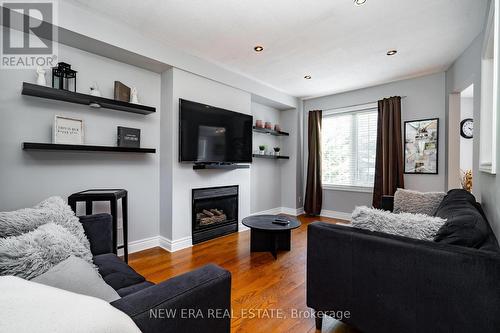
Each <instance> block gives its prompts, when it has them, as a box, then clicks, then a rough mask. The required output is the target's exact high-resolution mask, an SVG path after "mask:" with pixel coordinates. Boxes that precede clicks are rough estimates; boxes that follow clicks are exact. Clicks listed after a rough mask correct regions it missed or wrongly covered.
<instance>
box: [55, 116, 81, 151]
mask: <svg viewBox="0 0 500 333" xmlns="http://www.w3.org/2000/svg"><path fill="white" fill-rule="evenodd" d="M52 141H53V143H57V144H71V145H81V144H83V120H82V119H75V118H68V117H63V116H58V115H56V116H55V117H54V127H53V137H52Z"/></svg>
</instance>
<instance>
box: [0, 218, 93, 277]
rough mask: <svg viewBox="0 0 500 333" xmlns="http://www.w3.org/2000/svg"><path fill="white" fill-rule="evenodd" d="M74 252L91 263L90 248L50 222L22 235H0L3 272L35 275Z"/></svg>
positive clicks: (0, 269) (0, 256)
mask: <svg viewBox="0 0 500 333" xmlns="http://www.w3.org/2000/svg"><path fill="white" fill-rule="evenodd" d="M72 255H73V256H76V257H79V258H82V259H84V260H86V261H87V262H88V263H89V264H92V255H91V254H90V251H89V250H88V249H87V248H86V247H85V246H83V244H81V243H80V242H79V241H78V239H77V238H76V237H75V236H74V235H73V234H71V233H70V232H69V231H68V230H67V229H66V228H63V227H61V226H60V225H57V224H54V223H47V224H44V225H42V226H40V227H38V228H37V229H36V230H33V231H30V232H28V233H25V234H23V235H20V236H11V237H6V238H0V275H15V276H18V277H21V278H24V279H32V278H34V277H36V276H38V275H40V274H43V273H45V272H46V271H48V270H49V269H50V268H52V267H54V266H55V265H57V264H58V263H60V262H61V261H63V260H65V259H67V258H69V257H70V256H72Z"/></svg>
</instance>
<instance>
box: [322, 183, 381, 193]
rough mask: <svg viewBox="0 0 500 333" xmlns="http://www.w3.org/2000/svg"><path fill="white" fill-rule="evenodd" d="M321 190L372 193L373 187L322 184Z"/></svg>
mask: <svg viewBox="0 0 500 333" xmlns="http://www.w3.org/2000/svg"><path fill="white" fill-rule="evenodd" d="M323 190H327V191H345V192H363V193H373V187H363V186H344V185H331V184H323Z"/></svg>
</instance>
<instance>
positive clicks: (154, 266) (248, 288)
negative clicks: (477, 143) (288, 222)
mask: <svg viewBox="0 0 500 333" xmlns="http://www.w3.org/2000/svg"><path fill="white" fill-rule="evenodd" d="M299 219H300V221H301V222H302V225H301V226H300V228H298V229H295V230H293V231H292V250H291V251H290V252H280V253H279V254H278V259H277V260H274V258H273V256H272V255H271V253H267V252H257V253H250V231H244V232H239V233H235V234H231V235H228V236H225V237H221V238H218V239H215V240H211V241H208V242H204V243H201V244H198V245H195V246H193V247H191V248H188V249H184V250H180V251H177V252H174V253H170V252H167V251H165V250H163V249H161V248H153V249H149V250H145V251H142V252H137V253H133V254H131V255H130V257H129V264H130V265H131V266H132V267H133V268H134V269H135V270H137V271H138V272H139V273H140V274H142V275H144V276H145V277H146V279H148V280H150V281H152V282H155V283H158V282H161V281H164V280H166V279H169V278H171V277H173V276H176V275H179V274H182V273H185V272H188V271H190V270H193V269H195V268H197V267H200V266H203V265H205V264H208V263H215V264H217V265H219V266H221V267H223V268H225V269H227V270H229V271H230V272H231V274H232V290H231V298H232V308H233V313H234V318H233V319H232V322H231V328H232V332H233V333H234V332H250V333H255V332H316V330H315V327H314V319H312V318H307V314H308V313H310V309H309V308H307V307H306V298H305V296H306V295H305V293H306V285H305V273H306V245H307V244H306V243H307V225H308V224H309V223H311V222H313V221H318V220H320V221H324V222H329V223H336V222H345V221H341V220H334V219H329V218H310V217H306V216H304V215H303V216H300V217H299ZM249 309H251V311H254V313H255V311H260V316H258V317H260V318H257V317H255V318H251V319H250V318H248V315H245V313H247V314H248V310H249ZM278 309H280V310H279V311H283V312H282V313H284V314H285V316H286V318H285V319H283V318H276V316H274V318H269V316H270V315H271V314H272V313H273V312H274V313H277V311H278ZM292 311H302V314H303V317H305V318H292ZM295 313H296V312H295ZM322 332H330V333H354V332H356V331H355V330H353V329H350V328H349V327H347V326H346V325H343V324H342V323H340V322H338V321H335V320H333V319H331V320H326V321H325V322H324V323H323V330H322Z"/></svg>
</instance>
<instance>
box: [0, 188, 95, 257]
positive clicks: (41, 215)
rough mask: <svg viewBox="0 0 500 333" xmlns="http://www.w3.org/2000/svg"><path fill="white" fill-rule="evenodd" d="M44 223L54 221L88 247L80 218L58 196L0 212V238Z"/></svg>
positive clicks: (29, 229) (28, 230)
mask: <svg viewBox="0 0 500 333" xmlns="http://www.w3.org/2000/svg"><path fill="white" fill-rule="evenodd" d="M46 223H55V224H58V225H60V226H62V227H64V228H66V229H67V230H68V231H69V232H71V233H72V234H73V235H74V236H75V237H76V238H77V239H78V240H79V241H80V243H82V244H83V246H85V247H86V248H87V249H90V243H89V241H88V239H87V237H86V236H85V231H84V230H83V226H82V224H81V223H80V220H79V219H78V217H76V216H75V213H74V212H73V211H72V210H71V207H69V206H68V204H66V202H65V201H64V200H63V199H62V198H60V197H50V198H48V199H46V200H44V201H42V202H40V203H39V204H38V205H36V206H35V207H33V208H23V209H19V210H16V211H12V212H0V238H4V237H10V236H19V235H22V234H25V233H27V232H30V231H33V230H35V229H36V228H38V227H39V226H41V225H44V224H46Z"/></svg>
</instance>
